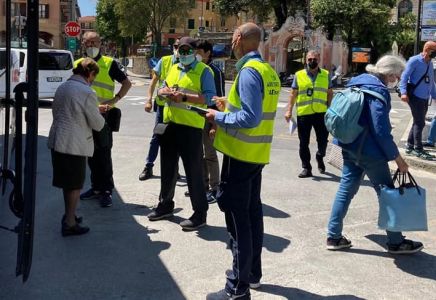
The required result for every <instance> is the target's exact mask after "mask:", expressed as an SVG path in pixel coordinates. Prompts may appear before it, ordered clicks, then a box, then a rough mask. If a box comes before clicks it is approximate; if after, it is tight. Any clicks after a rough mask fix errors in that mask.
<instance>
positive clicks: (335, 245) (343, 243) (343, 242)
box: [327, 236, 353, 250]
mask: <svg viewBox="0 0 436 300" xmlns="http://www.w3.org/2000/svg"><path fill="white" fill-rule="evenodd" d="M351 247H353V244H351V241H350V240H349V239H347V238H346V237H344V236H342V237H340V238H339V239H334V238H330V237H329V238H327V250H340V249H345V248H351Z"/></svg>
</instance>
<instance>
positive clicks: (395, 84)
mask: <svg viewBox="0 0 436 300" xmlns="http://www.w3.org/2000/svg"><path fill="white" fill-rule="evenodd" d="M397 85H398V79H395V81H391V82H388V84H387V87H388V88H390V89H393V88H394V87H396V86H397Z"/></svg>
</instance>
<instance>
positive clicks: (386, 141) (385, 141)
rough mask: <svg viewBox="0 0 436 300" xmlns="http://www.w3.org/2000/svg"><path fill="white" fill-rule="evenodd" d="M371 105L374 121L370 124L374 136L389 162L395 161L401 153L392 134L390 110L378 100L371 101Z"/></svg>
mask: <svg viewBox="0 0 436 300" xmlns="http://www.w3.org/2000/svg"><path fill="white" fill-rule="evenodd" d="M369 105H370V106H369V107H370V113H371V120H372V122H370V130H371V133H372V136H373V137H374V139H375V141H376V143H377V144H378V145H379V147H380V149H381V150H382V152H383V153H384V155H385V156H386V158H387V159H388V161H391V160H394V159H395V158H396V157H397V156H398V154H399V152H398V147H397V145H396V144H395V142H394V138H393V136H392V134H391V129H392V128H391V122H390V120H389V111H388V108H387V107H386V105H385V104H383V103H382V102H380V101H378V100H370V104H369Z"/></svg>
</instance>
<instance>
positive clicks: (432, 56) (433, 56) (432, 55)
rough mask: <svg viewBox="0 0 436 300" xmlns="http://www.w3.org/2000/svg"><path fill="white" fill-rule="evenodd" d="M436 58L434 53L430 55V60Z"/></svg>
mask: <svg viewBox="0 0 436 300" xmlns="http://www.w3.org/2000/svg"><path fill="white" fill-rule="evenodd" d="M435 57H436V51H433V52H431V53H430V58H431V59H433V58H435Z"/></svg>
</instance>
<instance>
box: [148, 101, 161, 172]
mask: <svg viewBox="0 0 436 300" xmlns="http://www.w3.org/2000/svg"><path fill="white" fill-rule="evenodd" d="M156 106H157V107H156V119H155V122H154V124H155V125H156V124H157V123H163V108H164V107H163V106H160V105H156ZM158 153H159V135H158V134H154V133H153V136H152V137H151V140H150V148H149V149H148V155H147V158H146V159H145V166H146V167H149V168H153V166H154V161H155V160H156V157H157V154H158Z"/></svg>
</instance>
